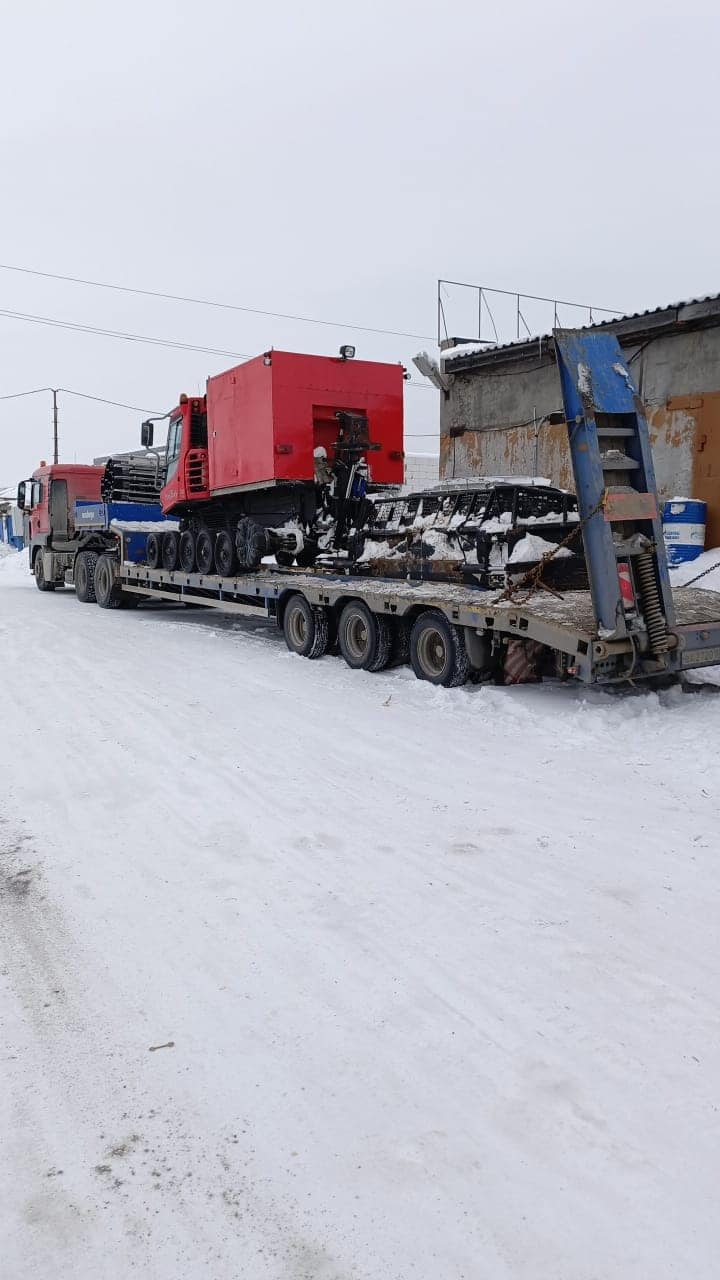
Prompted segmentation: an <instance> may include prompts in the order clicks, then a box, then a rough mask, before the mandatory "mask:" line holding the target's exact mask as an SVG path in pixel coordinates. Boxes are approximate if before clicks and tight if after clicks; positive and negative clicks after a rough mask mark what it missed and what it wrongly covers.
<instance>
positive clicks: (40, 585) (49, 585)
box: [33, 551, 55, 591]
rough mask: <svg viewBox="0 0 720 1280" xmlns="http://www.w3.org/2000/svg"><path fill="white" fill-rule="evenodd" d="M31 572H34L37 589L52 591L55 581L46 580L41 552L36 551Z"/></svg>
mask: <svg viewBox="0 0 720 1280" xmlns="http://www.w3.org/2000/svg"><path fill="white" fill-rule="evenodd" d="M33 573H34V574H35V586H36V587H37V589H38V591H54V590H55V583H54V582H48V581H47V579H46V577H45V566H44V564H43V553H42V551H38V553H37V555H36V557H35V563H34V565H33Z"/></svg>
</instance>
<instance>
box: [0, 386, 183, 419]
mask: <svg viewBox="0 0 720 1280" xmlns="http://www.w3.org/2000/svg"><path fill="white" fill-rule="evenodd" d="M52 390H53V388H52V387H33V389H32V391H16V392H14V393H13V395H9V396H0V400H21V399H22V398H23V396H38V395H40V394H41V392H43V391H48V392H52ZM55 391H56V393H57V394H58V395H59V394H60V392H62V393H63V395H66V396H79V397H80V398H81V399H82V400H96V401H97V402H98V404H111V405H114V406H115V408H116V409H132V410H133V412H135V413H159V412H160V410H159V409H148V408H147V407H146V406H144V405H139V404H125V403H124V402H123V401H122V400H108V399H106V397H105V396H91V395H90V393H89V392H88V391H73V390H72V389H71V388H70V387H55Z"/></svg>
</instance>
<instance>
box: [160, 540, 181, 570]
mask: <svg viewBox="0 0 720 1280" xmlns="http://www.w3.org/2000/svg"><path fill="white" fill-rule="evenodd" d="M178 543H179V538H178V536H177V534H176V533H166V534H165V538H164V541H163V565H164V567H165V568H166V569H168V570H169V571H170V572H171V573H172V571H173V570H174V569H176V568H177V562H178Z"/></svg>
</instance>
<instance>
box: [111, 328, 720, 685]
mask: <svg viewBox="0 0 720 1280" xmlns="http://www.w3.org/2000/svg"><path fill="white" fill-rule="evenodd" d="M554 343H555V352H556V357H557V362H558V367H559V372H560V380H561V385H562V392H563V401H564V411H565V417H566V420H567V423H568V433H569V446H570V454H571V459H572V464H573V471H574V475H575V483H576V489H577V495H578V511H579V524H578V525H576V526H575V536H576V535H577V533H578V532H579V533H580V534H581V536H582V540H583V547H584V553H585V562H586V567H587V575H588V581H589V590H580V591H578V590H572V591H567V592H564V593H562V594H560V593H558V592H557V591H555V590H554V589H550V588H548V587H546V585H545V584H544V582H543V580H542V572H543V568H544V567H545V566H544V563H543V562H541V563H540V565H539V567H538V569H537V570H534V571H531V572H530V573H529V574H525V575H524V577H521V578H520V580H519V581H517V580H516V581H513V579H512V578H510V579H509V583H508V585H507V586H506V588H505V589H504V590H501V591H498V590H497V589H487V588H483V587H482V586H480V585H470V584H462V585H459V584H457V583H451V582H435V581H433V582H427V581H426V582H413V581H402V580H394V579H390V578H382V577H379V576H370V574H368V576H363V575H362V574H358V572H357V566H356V567H355V569H354V570H351V569H350V568H349V569H348V570H347V571H342V570H338V568H337V566H335V567H334V568H323V567H322V566H321V565H316V566H315V567H313V568H312V569H310V570H308V569H302V568H287V567H286V568H279V567H270V566H260V567H259V568H258V569H256V571H255V572H238V573H234V574H230V575H225V576H222V575H219V574H216V573H215V574H213V573H207V574H205V573H199V572H184V571H181V570H178V569H171V570H170V569H163V568H159V567H158V568H154V567H150V566H149V565H147V564H140V563H137V562H135V563H133V562H132V561H131V559H130V558H129V556H128V555H127V554H126V539H125V535H124V534H123V532H122V530H118V551H117V554H116V555H112V554H109V553H106V554H105V555H103V556H101V557H100V559H99V561H98V565H97V575H96V595H97V602H98V604H100V605H101V606H102V607H104V608H119V607H122V606H123V605H124V604H131V603H132V604H135V603H137V602H138V599H146V600H156V601H172V602H174V603H176V604H185V605H188V604H192V605H195V606H202V607H206V608H214V609H221V610H223V611H225V612H230V613H233V612H234V613H240V614H244V615H247V616H251V617H264V618H273V619H275V621H276V622H277V624H278V625H279V626H280V627H282V629H283V632H284V636H285V640H286V643H287V646H288V648H289V649H290V650H291V651H293V652H295V653H297V654H300V655H302V656H304V657H308V658H319V657H321V656H322V655H323V654H325V653H327V652H332V651H335V652H337V651H338V650H339V652H340V653H341V654H342V656H343V657H344V658H345V661H346V662H347V663H348V665H349V666H351V667H354V668H359V669H364V670H366V671H380V670H382V669H383V668H384V667H387V666H389V665H391V664H393V663H396V662H403V661H408V660H409V661H410V663H411V665H412V667H413V669H414V671H415V674H416V675H417V676H418V677H419V678H421V679H423V680H427V681H430V682H431V683H433V684H438V685H443V686H445V687H451V686H456V685H460V684H463V683H464V682H465V681H466V680H467V679H468V678H469V677H470V678H476V679H483V678H484V679H489V678H494V679H496V680H499V681H500V682H504V683H516V682H520V681H525V680H529V679H541V678H542V677H543V676H550V677H553V676H554V677H559V678H569V677H573V678H576V679H579V680H581V681H583V682H585V683H588V684H589V683H598V684H610V683H620V682H624V681H625V682H627V681H635V680H639V679H645V680H648V679H653V678H666V677H668V676H672V675H677V674H678V673H680V672H682V671H683V670H687V669H689V668H692V667H701V666H703V665H709V664H717V663H718V662H720V595H719V594H716V593H714V592H707V591H700V590H697V589H679V590H676V591H675V592H674V593H673V591H672V590H671V587H670V580H669V574H668V567H667V560H666V555H665V547H664V542H663V538H662V528H661V524H660V519H659V512H658V501H657V492H656V487H655V478H654V471H653V465H652V456H651V451H650V442H649V435H648V429H647V423H646V420H645V414H644V409H643V406H642V403H641V401H640V399H639V397H638V395H637V393H636V391H635V388H634V386H633V383H632V379H631V375H630V370H629V369H628V367H627V364H626V363H625V360H624V357H623V355H622V352H621V349H620V346H619V344H618V342H617V339H616V338H615V337H614V336H613V335H611V334H591V333H587V332H585V331H582V330H579V331H560V330H558V331H556V332H555V334H554ZM558 549H559V550H561V549H562V547H560V548H558ZM554 554H555V552H550V553H549V555H548V556H547V557H545V559H547V560H549V559H552V558H553V555H554Z"/></svg>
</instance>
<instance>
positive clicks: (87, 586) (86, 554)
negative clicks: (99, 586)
mask: <svg viewBox="0 0 720 1280" xmlns="http://www.w3.org/2000/svg"><path fill="white" fill-rule="evenodd" d="M97 561H98V558H97V552H95V551H79V552H78V554H77V555H76V557H75V569H74V572H73V577H74V579H75V595H76V596H77V598H78V600H79V601H80V603H81V604H95V602H96V600H97V597H96V595H95V566H96V565H97Z"/></svg>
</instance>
